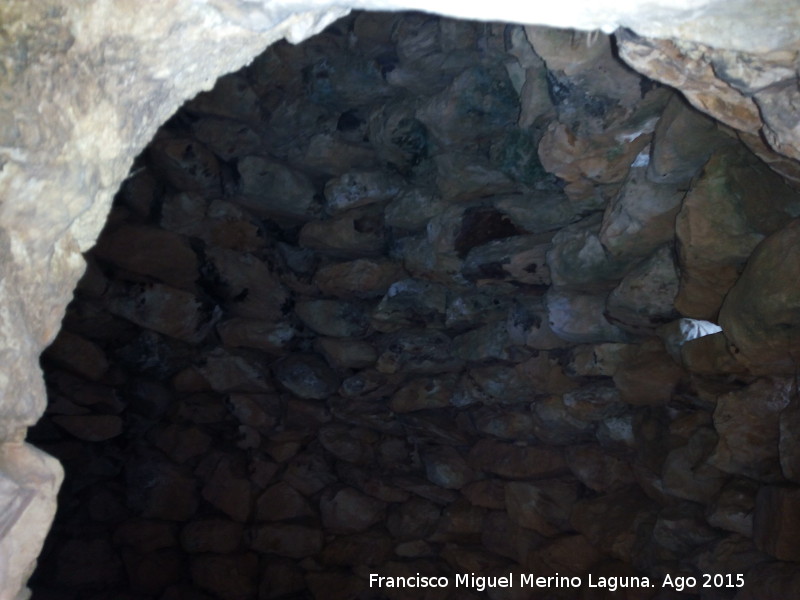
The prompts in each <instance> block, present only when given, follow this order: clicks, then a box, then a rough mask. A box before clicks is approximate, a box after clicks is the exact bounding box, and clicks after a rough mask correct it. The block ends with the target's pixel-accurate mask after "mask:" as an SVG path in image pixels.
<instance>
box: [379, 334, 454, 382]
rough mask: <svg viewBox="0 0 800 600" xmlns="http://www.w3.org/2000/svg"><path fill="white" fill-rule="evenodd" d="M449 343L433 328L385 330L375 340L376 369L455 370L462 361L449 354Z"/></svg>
mask: <svg viewBox="0 0 800 600" xmlns="http://www.w3.org/2000/svg"><path fill="white" fill-rule="evenodd" d="M452 345H453V342H452V340H451V339H450V338H449V337H448V336H446V335H445V334H444V333H441V332H439V331H435V330H422V331H413V330H412V331H400V332H397V333H389V334H386V335H384V336H381V338H380V339H379V341H378V352H379V355H378V362H377V364H376V369H377V370H378V371H380V372H381V373H396V372H398V371H403V372H405V373H408V374H417V373H420V374H421V373H425V374H434V373H448V372H454V371H459V370H460V369H461V366H462V365H463V361H462V360H461V359H459V358H457V357H455V356H453V348H452Z"/></svg>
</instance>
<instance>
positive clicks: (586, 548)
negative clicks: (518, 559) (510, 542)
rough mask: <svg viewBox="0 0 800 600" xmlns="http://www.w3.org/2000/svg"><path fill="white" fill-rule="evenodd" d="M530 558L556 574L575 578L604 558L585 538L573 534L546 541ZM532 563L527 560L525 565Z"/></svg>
mask: <svg viewBox="0 0 800 600" xmlns="http://www.w3.org/2000/svg"><path fill="white" fill-rule="evenodd" d="M532 558H533V560H534V561H536V563H542V564H544V565H545V566H546V567H547V568H548V569H549V570H552V571H555V572H556V573H566V574H570V576H577V575H582V574H584V573H587V572H589V571H590V570H591V569H592V567H593V566H594V565H596V564H597V563H599V562H600V561H601V560H603V558H604V557H603V555H602V554H601V553H600V552H599V551H598V550H597V549H596V548H595V547H594V546H592V545H591V544H590V543H589V540H587V539H586V537H585V536H583V535H580V534H574V535H564V536H561V537H557V538H555V539H553V540H548V542H547V543H546V544H545V545H544V546H543V547H542V548H539V549H537V550H536V551H535V552H534V553H533V557H532ZM532 562H533V561H531V559H528V561H527V563H526V564H527V565H530V564H531V563H532ZM536 572H540V571H539V570H537V571H536Z"/></svg>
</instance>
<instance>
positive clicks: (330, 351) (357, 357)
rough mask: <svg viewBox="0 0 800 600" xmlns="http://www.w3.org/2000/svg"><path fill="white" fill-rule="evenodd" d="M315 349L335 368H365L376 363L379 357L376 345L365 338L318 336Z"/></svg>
mask: <svg viewBox="0 0 800 600" xmlns="http://www.w3.org/2000/svg"><path fill="white" fill-rule="evenodd" d="M314 349H315V350H317V351H318V352H319V353H320V354H322V356H324V357H325V360H327V361H328V364H329V365H331V366H332V367H333V368H334V369H365V368H367V367H370V366H372V365H374V364H375V361H376V360H377V358H378V353H377V351H376V350H375V346H373V345H372V344H370V343H369V342H365V341H363V340H343V339H337V338H322V337H321V338H317V341H316V342H315V344H314Z"/></svg>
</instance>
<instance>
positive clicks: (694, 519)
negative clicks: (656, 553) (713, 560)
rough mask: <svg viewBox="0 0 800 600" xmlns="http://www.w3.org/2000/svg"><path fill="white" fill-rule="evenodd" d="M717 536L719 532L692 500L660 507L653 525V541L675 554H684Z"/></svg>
mask: <svg viewBox="0 0 800 600" xmlns="http://www.w3.org/2000/svg"><path fill="white" fill-rule="evenodd" d="M718 537H719V533H718V532H716V531H715V530H714V529H713V528H711V527H709V526H708V524H707V523H706V521H705V519H704V518H703V509H702V507H700V506H698V505H697V504H695V503H693V502H682V503H680V504H675V505H673V506H666V507H664V508H662V509H661V511H660V512H659V513H658V518H657V519H656V523H655V526H654V527H653V541H654V542H656V544H658V545H659V546H661V547H662V548H666V549H667V550H669V551H671V552H673V553H675V555H677V556H686V555H687V554H688V553H689V552H691V551H692V550H694V549H695V548H697V547H702V546H705V545H707V544H709V543H710V542H713V541H714V540H716V539H717V538H718Z"/></svg>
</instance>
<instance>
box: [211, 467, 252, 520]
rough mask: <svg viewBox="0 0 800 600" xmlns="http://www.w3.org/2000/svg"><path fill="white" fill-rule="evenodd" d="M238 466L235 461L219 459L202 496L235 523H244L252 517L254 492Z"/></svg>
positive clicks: (245, 475)
mask: <svg viewBox="0 0 800 600" xmlns="http://www.w3.org/2000/svg"><path fill="white" fill-rule="evenodd" d="M238 466H239V465H237V464H236V462H235V461H234V460H233V459H228V458H225V457H223V458H221V459H219V460H218V461H217V462H216V465H215V466H214V467H213V470H212V472H211V474H210V475H209V476H208V477H207V478H206V481H205V485H204V486H203V489H202V496H203V498H204V499H205V500H206V501H208V502H209V503H211V504H212V505H213V506H215V507H216V508H218V509H219V510H221V511H222V512H224V513H225V514H226V515H228V516H229V517H230V518H231V519H233V520H234V521H237V522H239V523H244V522H245V521H247V520H248V518H249V517H250V512H251V504H252V499H251V492H252V490H251V487H250V482H249V481H248V479H247V474H246V473H245V472H240V469H239V468H237V467H238ZM241 471H244V470H243V469H241Z"/></svg>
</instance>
